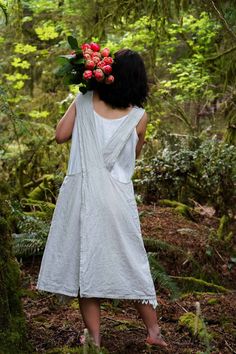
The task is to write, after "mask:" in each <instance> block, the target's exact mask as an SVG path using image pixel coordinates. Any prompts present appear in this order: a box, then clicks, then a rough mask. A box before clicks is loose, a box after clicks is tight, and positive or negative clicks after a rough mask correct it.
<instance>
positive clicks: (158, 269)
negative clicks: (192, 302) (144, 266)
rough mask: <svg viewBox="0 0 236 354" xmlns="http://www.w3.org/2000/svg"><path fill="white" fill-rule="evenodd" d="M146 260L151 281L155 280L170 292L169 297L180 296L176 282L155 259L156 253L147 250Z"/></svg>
mask: <svg viewBox="0 0 236 354" xmlns="http://www.w3.org/2000/svg"><path fill="white" fill-rule="evenodd" d="M148 260H149V263H150V270H151V274H152V278H153V281H154V282H155V281H157V282H158V284H159V286H160V287H161V288H164V289H167V290H168V291H169V292H170V296H171V299H172V300H174V299H177V298H179V297H180V290H179V288H178V286H177V285H176V283H175V282H174V281H173V280H172V279H171V278H170V276H169V275H168V274H167V273H166V271H165V269H164V268H163V266H162V265H161V264H160V263H159V262H158V260H157V253H155V252H148Z"/></svg>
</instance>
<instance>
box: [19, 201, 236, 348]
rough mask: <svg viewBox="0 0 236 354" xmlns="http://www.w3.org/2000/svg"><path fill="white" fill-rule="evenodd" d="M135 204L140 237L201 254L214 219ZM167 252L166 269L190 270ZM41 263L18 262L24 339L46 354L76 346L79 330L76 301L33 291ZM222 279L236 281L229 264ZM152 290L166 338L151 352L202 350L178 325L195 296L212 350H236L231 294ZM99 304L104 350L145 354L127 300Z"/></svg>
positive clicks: (136, 319) (142, 330) (34, 260)
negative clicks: (175, 295)
mask: <svg viewBox="0 0 236 354" xmlns="http://www.w3.org/2000/svg"><path fill="white" fill-rule="evenodd" d="M139 209H140V210H139V211H140V212H141V215H142V214H143V216H141V223H142V231H143V236H144V237H151V238H157V239H162V240H163V241H166V242H169V243H171V244H172V245H175V246H177V247H181V248H182V249H183V250H185V251H187V252H191V253H192V254H193V255H194V257H195V258H198V260H199V257H200V258H202V255H203V254H205V249H206V245H207V239H208V235H209V229H210V228H211V227H213V226H214V223H215V221H214V220H213V221H212V220H210V219H209V220H207V219H205V220H204V222H203V221H202V223H199V222H198V223H194V222H192V221H187V220H185V219H184V218H182V217H181V216H179V215H177V214H176V213H174V212H173V211H172V210H170V209H169V208H155V209H153V207H146V206H142V207H139ZM183 229H185V231H183ZM178 230H182V231H181V232H180V231H178ZM186 230H188V231H186ZM184 233H185V234H184ZM220 255H221V257H222V259H221V262H220V261H219V260H218V264H217V265H216V270H217V271H218V270H220V269H222V266H223V265H224V264H226V262H227V261H228V258H227V257H228V256H227V254H226V253H222V254H220ZM166 257H167V255H165V254H164V253H162V254H160V259H162V263H164V266H165V269H166V270H167V272H168V273H169V274H173V275H178V274H183V273H184V274H185V275H186V274H188V273H189V272H190V273H191V266H189V269H188V268H186V267H185V265H183V264H182V265H181V264H179V263H178V262H179V261H180V259H179V258H178V257H177V258H176V260H175V262H176V264H173V259H170V257H167V258H168V259H166ZM204 257H205V256H204ZM206 259H207V258H206ZM181 261H182V260H181ZM40 262H41V257H34V258H32V259H28V260H25V261H24V262H23V264H22V267H21V268H22V271H23V287H24V289H25V290H24V291H25V296H23V297H22V301H23V307H24V312H25V314H26V318H27V327H28V338H29V340H30V342H31V343H32V345H33V347H34V348H35V353H47V351H48V350H50V349H53V348H60V347H64V346H68V347H69V348H74V347H76V345H78V337H79V335H80V334H82V333H83V329H84V325H83V322H82V318H81V315H80V311H79V306H78V301H77V299H74V300H73V301H72V302H71V303H70V304H67V305H60V304H59V302H58V300H57V298H56V297H55V295H53V294H49V293H47V294H45V293H44V294H42V293H39V292H38V291H35V284H36V279H37V275H38V271H39V265H40ZM214 262H215V260H213V263H211V262H210V263H209V264H210V268H211V267H212V266H214ZM212 264H213V265H212ZM208 266H209V265H208ZM235 268H236V267H235ZM221 278H222V274H220V276H219V279H221ZM223 278H224V285H227V286H229V284H230V283H231V281H233V280H235V269H234V267H232V269H230V270H229V269H227V271H225V274H224V277H223ZM232 287H233V283H232ZM157 295H158V297H157V299H158V302H159V308H158V317H159V324H160V326H161V328H162V333H163V335H164V337H165V339H166V341H167V342H168V343H169V348H168V350H167V349H166V350H161V349H159V348H158V349H155V350H152V351H151V353H175V354H178V353H195V354H197V353H198V352H202V353H204V352H205V350H206V346H205V345H204V344H202V343H201V342H200V341H199V340H198V339H197V338H194V337H193V336H191V335H190V333H189V332H188V330H187V329H186V328H184V327H180V326H179V324H178V320H179V317H180V316H182V315H183V314H185V313H186V312H189V311H190V312H193V313H195V312H196V308H195V303H196V301H199V302H200V306H201V311H202V316H203V318H204V320H205V323H206V326H207V331H208V332H209V333H212V334H213V340H212V342H211V353H212V354H213V353H215V354H220V353H236V294H235V293H228V294H208V293H199V294H197V293H193V294H189V295H185V296H184V297H183V298H181V299H178V300H177V301H175V302H172V301H170V300H169V297H168V293H167V292H166V291H163V290H162V289H158V285H157ZM101 308H102V322H101V333H102V337H103V345H104V346H105V347H106V349H107V350H108V351H109V353H116V354H118V353H120V354H121V353H122V354H125V353H130V354H136V353H137V354H138V353H148V351H147V349H146V347H145V345H144V342H145V336H146V330H145V328H144V325H143V323H142V321H141V319H140V318H139V316H138V314H137V312H136V310H135V308H134V307H133V305H132V303H131V302H130V301H127V300H122V301H114V300H105V299H104V300H103V301H102V307H101ZM60 352H61V353H62V351H59V350H58V351H55V353H60ZM149 353H150V352H149Z"/></svg>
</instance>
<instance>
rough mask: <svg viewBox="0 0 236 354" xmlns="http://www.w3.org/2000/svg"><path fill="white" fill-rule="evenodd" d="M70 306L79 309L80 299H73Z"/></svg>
mask: <svg viewBox="0 0 236 354" xmlns="http://www.w3.org/2000/svg"><path fill="white" fill-rule="evenodd" d="M70 307H72V308H73V309H75V310H77V309H79V301H78V300H77V299H75V300H72V301H71V303H70Z"/></svg>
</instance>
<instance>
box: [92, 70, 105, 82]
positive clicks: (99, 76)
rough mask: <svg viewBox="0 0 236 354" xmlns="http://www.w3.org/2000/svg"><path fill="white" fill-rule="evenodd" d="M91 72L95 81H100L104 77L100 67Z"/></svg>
mask: <svg viewBox="0 0 236 354" xmlns="http://www.w3.org/2000/svg"><path fill="white" fill-rule="evenodd" d="M93 73H94V76H95V79H96V80H97V81H102V80H103V79H104V73H103V71H102V70H101V69H96V70H94V71H93Z"/></svg>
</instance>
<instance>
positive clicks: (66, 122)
mask: <svg viewBox="0 0 236 354" xmlns="http://www.w3.org/2000/svg"><path fill="white" fill-rule="evenodd" d="M75 115H76V106H75V99H74V101H73V102H72V103H71V105H70V106H69V108H68V109H67V111H66V113H65V114H64V116H63V117H62V118H61V120H60V121H59V123H58V124H57V127H56V131H55V140H56V142H57V143H58V144H62V143H64V142H66V141H68V140H70V138H71V136H72V131H73V127H74V122H75Z"/></svg>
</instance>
